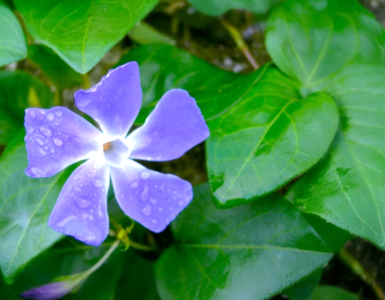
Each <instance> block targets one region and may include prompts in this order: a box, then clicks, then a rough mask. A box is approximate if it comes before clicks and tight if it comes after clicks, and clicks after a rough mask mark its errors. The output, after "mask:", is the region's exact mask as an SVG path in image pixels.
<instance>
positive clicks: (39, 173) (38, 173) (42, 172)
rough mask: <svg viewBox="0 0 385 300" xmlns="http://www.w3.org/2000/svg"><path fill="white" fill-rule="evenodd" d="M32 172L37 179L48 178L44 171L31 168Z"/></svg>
mask: <svg viewBox="0 0 385 300" xmlns="http://www.w3.org/2000/svg"><path fill="white" fill-rule="evenodd" d="M31 171H32V173H33V174H35V175H36V176H37V177H45V176H47V174H46V173H45V172H44V171H43V170H40V169H38V168H31Z"/></svg>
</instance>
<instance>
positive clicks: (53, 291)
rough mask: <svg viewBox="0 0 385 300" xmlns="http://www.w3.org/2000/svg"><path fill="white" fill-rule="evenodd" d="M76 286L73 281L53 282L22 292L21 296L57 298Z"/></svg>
mask: <svg viewBox="0 0 385 300" xmlns="http://www.w3.org/2000/svg"><path fill="white" fill-rule="evenodd" d="M74 287H75V286H74V283H73V282H72V281H60V282H53V283H50V284H46V285H43V286H40V287H37V288H33V289H30V290H28V291H26V292H24V293H22V294H20V296H21V297H23V298H25V299H36V300H55V299H59V298H62V297H64V296H65V295H67V294H69V293H70V292H71V291H72V290H73V288H74Z"/></svg>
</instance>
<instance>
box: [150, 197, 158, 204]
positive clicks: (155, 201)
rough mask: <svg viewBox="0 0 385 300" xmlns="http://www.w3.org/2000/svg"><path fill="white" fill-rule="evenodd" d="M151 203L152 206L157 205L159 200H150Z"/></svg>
mask: <svg viewBox="0 0 385 300" xmlns="http://www.w3.org/2000/svg"><path fill="white" fill-rule="evenodd" d="M150 202H151V203H152V204H157V203H158V200H156V199H154V198H150Z"/></svg>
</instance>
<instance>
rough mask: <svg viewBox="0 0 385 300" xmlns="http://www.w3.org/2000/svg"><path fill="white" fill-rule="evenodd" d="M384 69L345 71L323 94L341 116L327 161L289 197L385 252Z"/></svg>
mask: <svg viewBox="0 0 385 300" xmlns="http://www.w3.org/2000/svg"><path fill="white" fill-rule="evenodd" d="M384 82H385V68H384V67H382V66H372V65H352V66H348V67H346V68H345V69H344V70H343V71H342V72H341V73H340V74H339V75H338V76H337V77H336V78H335V79H334V80H333V83H332V84H331V86H330V87H328V89H327V92H328V93H329V94H330V95H331V96H332V97H333V99H335V101H336V103H337V106H338V108H339V111H340V115H341V122H340V129H339V131H338V133H337V135H336V138H335V140H334V142H333V145H332V147H331V150H330V152H329V153H328V155H327V156H326V157H325V158H324V159H323V160H322V161H321V162H320V163H319V164H317V166H315V167H314V168H313V169H312V170H311V171H310V172H308V173H306V174H305V175H304V176H303V177H302V178H301V179H300V180H299V181H298V182H296V184H295V185H294V186H293V187H292V189H291V190H290V192H289V195H288V196H289V197H290V198H291V199H293V200H294V201H295V204H296V205H297V206H298V207H299V208H300V209H301V210H302V211H305V212H307V213H312V214H317V215H319V216H321V217H322V218H324V219H325V220H327V221H328V222H331V223H333V224H335V225H337V226H339V227H341V228H344V229H345V230H347V231H350V232H351V233H353V234H355V235H358V236H361V237H364V238H367V239H369V240H370V241H372V242H373V243H375V244H376V245H378V246H379V247H381V248H382V249H385V221H384V220H385V203H384V201H383V199H384V198H385V175H384V171H383V170H384V169H385V117H384V116H385V85H384Z"/></svg>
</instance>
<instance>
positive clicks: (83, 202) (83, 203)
mask: <svg viewBox="0 0 385 300" xmlns="http://www.w3.org/2000/svg"><path fill="white" fill-rule="evenodd" d="M75 203H76V205H77V206H79V207H80V208H87V207H89V206H90V205H91V201H89V200H88V199H84V198H82V197H76V198H75Z"/></svg>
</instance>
